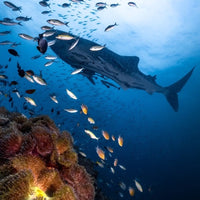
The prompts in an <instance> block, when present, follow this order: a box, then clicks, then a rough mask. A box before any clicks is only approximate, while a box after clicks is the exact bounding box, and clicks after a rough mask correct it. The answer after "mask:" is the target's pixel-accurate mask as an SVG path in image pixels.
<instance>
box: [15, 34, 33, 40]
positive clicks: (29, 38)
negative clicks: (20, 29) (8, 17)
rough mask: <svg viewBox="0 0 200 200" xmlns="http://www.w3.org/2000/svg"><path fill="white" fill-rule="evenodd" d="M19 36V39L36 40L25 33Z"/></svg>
mask: <svg viewBox="0 0 200 200" xmlns="http://www.w3.org/2000/svg"><path fill="white" fill-rule="evenodd" d="M18 35H19V37H21V38H23V39H25V40H33V39H34V38H33V37H31V36H30V35H27V34H25V33H19V34H18Z"/></svg>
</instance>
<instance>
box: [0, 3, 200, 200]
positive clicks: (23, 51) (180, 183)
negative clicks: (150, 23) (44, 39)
mask: <svg viewBox="0 0 200 200" xmlns="http://www.w3.org/2000/svg"><path fill="white" fill-rule="evenodd" d="M13 2H15V3H16V4H17V1H13ZM154 2H155V1H154ZM87 4H88V5H90V2H87ZM138 4H139V2H138ZM191 4H192V3H191ZM52 5H54V7H53V6H52V7H53V9H52V10H54V13H56V12H57V16H58V13H59V11H60V10H59V9H60V7H59V6H57V4H52ZM33 6H34V8H35V7H36V8H38V13H37V14H34V16H37V15H38V18H36V17H35V18H33V20H32V21H30V22H26V23H23V26H18V25H17V26H14V27H6V26H3V25H0V31H4V30H12V34H11V35H8V36H0V41H3V40H10V41H15V42H21V43H22V44H21V45H20V46H17V47H15V49H16V50H17V51H18V53H19V55H20V57H19V58H16V57H13V56H11V55H10V54H9V53H8V51H7V50H8V49H9V48H11V47H10V46H0V56H1V60H0V64H1V65H2V66H5V65H6V64H8V68H7V69H4V68H2V69H1V70H3V71H5V72H4V73H3V74H6V75H7V76H8V77H9V79H8V80H9V81H12V80H15V81H17V82H18V83H19V84H18V85H17V86H16V88H17V89H18V90H19V92H20V94H22V95H23V96H30V97H31V98H33V99H34V100H35V101H36V104H37V107H36V108H34V107H33V106H31V105H28V104H27V105H28V107H29V108H30V109H33V110H34V112H35V115H34V116H37V115H39V114H47V115H49V116H50V117H51V118H52V119H53V120H55V122H56V124H57V125H58V126H60V129H62V130H64V129H67V130H69V131H70V132H71V133H72V134H73V136H74V141H75V144H76V145H78V146H79V147H80V148H81V151H83V152H85V153H86V154H87V156H88V158H90V159H91V160H92V161H94V162H96V161H99V158H98V156H97V154H96V151H95V148H96V146H97V145H98V146H99V147H101V148H104V146H111V147H113V148H114V153H113V156H112V158H110V157H109V155H108V152H106V158H107V160H106V161H105V162H106V165H105V167H104V168H103V169H101V168H99V167H97V170H98V171H99V173H100V174H99V181H100V182H101V186H102V188H103V191H105V192H106V194H107V195H108V196H109V197H110V199H112V200H115V199H121V197H120V196H119V194H118V193H119V192H122V193H123V194H124V199H131V197H130V196H129V194H128V190H127V189H126V191H123V190H122V189H121V188H120V187H119V183H120V182H122V181H123V182H124V183H125V184H126V186H127V188H128V187H129V186H133V187H135V185H134V179H137V180H138V181H139V182H140V183H141V185H142V187H143V189H144V192H143V193H140V192H138V191H137V190H136V194H135V199H138V200H143V199H145V200H146V199H154V200H157V199H158V200H165V199H166V200H168V199H170V200H179V199H181V200H184V199H192V200H199V199H200V192H199V189H200V182H199V180H200V172H199V169H200V104H199V103H200V89H199V88H200V76H199V74H200V69H199V62H200V40H199V43H198V44H196V46H197V47H195V48H194V47H193V46H188V48H187V51H188V52H189V53H188V54H187V55H185V54H183V56H182V57H181V58H180V57H177V59H175V61H174V63H173V66H171V65H170V66H169V67H168V68H167V67H165V68H163V69H162V68H160V65H162V64H163V65H164V63H165V62H168V61H170V56H167V54H166V52H165V54H163V55H162V56H158V57H157V55H153V54H152V55H150V54H148V55H146V53H148V52H149V51H147V52H144V53H141V52H142V50H143V49H145V48H146V47H145V46H144V43H143V42H144V41H143V42H141V46H140V49H138V52H140V53H139V54H140V55H137V51H136V50H135V49H134V50H133V53H134V54H132V53H131V55H136V56H140V59H141V63H145V62H144V60H145V61H147V60H148V59H149V58H148V59H146V57H148V56H150V57H151V59H152V60H156V62H157V68H153V66H152V65H154V64H152V63H149V66H151V67H152V68H149V69H148V68H147V66H146V68H143V70H144V71H145V72H146V73H147V72H148V74H149V73H150V74H151V75H154V74H157V82H158V84H160V85H162V86H168V85H170V84H172V83H173V82H175V81H177V80H178V79H179V78H181V77H182V76H184V75H185V74H186V73H187V72H188V71H189V70H190V69H191V68H192V67H193V66H196V68H195V70H194V73H193V75H192V76H191V78H190V79H189V81H188V83H187V84H186V85H185V87H184V88H183V89H182V91H181V92H180V94H179V107H180V109H179V111H178V112H177V113H176V112H174V111H173V110H172V108H171V107H170V106H169V104H168V103H167V101H166V100H165V98H164V96H162V95H161V94H153V95H149V94H147V93H146V92H145V91H139V90H136V89H129V90H125V91H124V90H122V89H121V90H117V89H116V88H109V89H108V88H106V87H105V86H104V85H102V84H101V82H100V80H99V79H98V80H96V85H92V84H91V83H90V82H89V81H88V80H87V79H86V78H84V77H82V76H81V75H75V76H71V75H70V73H71V72H72V71H73V69H72V68H71V67H70V66H69V65H67V64H66V63H63V61H61V60H59V59H58V62H57V63H54V64H53V65H51V66H49V67H44V63H45V62H46V60H45V59H44V56H43V57H41V58H39V59H37V60H32V59H31V57H32V56H34V55H37V54H39V52H38V51H37V49H36V43H35V42H33V41H26V40H23V39H21V38H19V37H18V33H27V34H29V31H30V30H31V27H32V29H34V30H35V29H37V31H36V32H34V31H32V32H31V31H30V35H32V36H37V34H38V33H40V32H41V31H40V25H38V27H35V26H36V24H37V23H36V21H38V23H43V25H47V24H46V23H45V20H46V19H48V18H52V16H43V15H41V14H40V11H41V6H40V5H39V4H38V2H37V1H35V2H34V3H33ZM72 6H73V4H72ZM0 7H1V8H2V9H1V10H2V12H1V13H0V17H1V19H3V18H4V17H10V18H13V19H14V18H15V17H16V16H18V15H28V14H29V15H28V16H30V15H31V14H30V13H26V12H25V8H24V9H23V10H22V13H16V12H12V11H10V9H9V8H7V7H6V6H5V5H4V4H3V3H1V4H0ZM22 7H23V4H22ZM88 7H90V6H88ZM75 8H78V5H74V10H75ZM29 9H30V8H29ZM56 9H57V10H56ZM35 10H37V9H35ZM43 10H45V8H43ZM3 11H5V12H3ZM72 11H73V9H72V10H70V12H72ZM95 12H96V11H95ZM182 12H185V8H184V9H183V11H182ZM80 15H81V14H80ZM188 17H189V16H188ZM1 19H0V20H1ZM59 19H62V18H59ZM42 20H43V21H42ZM169 20H170V19H169ZM186 21H187V20H186ZM102 23H103V22H102ZM104 23H105V21H104ZM194 23H196V25H197V26H198V27H200V26H199V25H200V24H199V21H198V20H197V21H192V20H191V24H192V25H194ZM72 24H73V23H72ZM27 27H29V28H27ZM72 27H73V25H71V28H72ZM119 27H120V26H119ZM192 27H193V26H192ZM93 28H95V27H91V29H93ZM77 29H78V28H77ZM97 29H98V27H97ZM198 29H200V28H198ZM72 30H73V29H72ZM86 31H88V33H90V30H86ZM119 31H120V30H118V32H119ZM80 32H81V30H80ZM73 33H74V34H76V32H75V30H74V32H73ZM86 33H87V32H86ZM122 33H123V37H124V38H126V36H127V37H129V36H130V34H131V33H129V32H126V34H124V32H123V30H122ZM198 34H199V32H198ZM195 35H196V33H194V37H195ZM81 36H84V35H81ZM117 37H118V36H117V34H116V38H117ZM173 37H175V38H177V48H180V46H179V45H180V44H179V42H178V38H180V36H179V35H178V34H177V35H174V36H173ZM185 37H186V38H187V39H185V40H183V41H182V42H183V44H184V41H185V42H186V43H188V44H189V42H188V39H189V40H191V43H192V41H193V35H190V37H189V38H188V36H187V35H185ZM100 38H101V34H99V38H98V32H97V34H96V37H95V38H92V37H91V38H90V39H92V40H95V39H96V40H98V39H100ZM182 38H184V36H183V35H182ZM124 40H125V41H126V39H124ZM107 42H108V43H109V47H110V48H111V49H115V45H116V44H115V41H113V42H111V41H107ZM120 42H121V44H123V40H122V41H120ZM137 43H138V40H137ZM158 43H159V41H158ZM112 45H113V46H112ZM173 45H174V48H175V49H174V51H175V50H176V44H173ZM127 48H128V47H127ZM127 48H126V45H125V44H124V45H123V46H122V49H118V53H119V52H123V50H124V52H131V51H132V49H127ZM166 49H167V47H165V46H163V49H161V50H160V51H161V52H162V51H164V50H165V51H167V50H166ZM168 53H169V55H171V54H173V52H171V51H169V52H168ZM46 54H51V55H53V52H52V51H51V49H48V52H47V53H46ZM123 55H125V54H123ZM184 55H185V56H184ZM173 56H174V57H175V58H176V55H173ZM10 57H11V58H12V60H11V62H8V59H9V58H10ZM174 57H173V59H174ZM17 62H19V63H20V65H21V66H22V68H23V69H25V70H28V69H32V70H33V71H34V72H35V73H36V74H38V75H39V73H40V71H42V75H43V78H44V79H45V80H46V82H47V86H40V85H38V84H36V83H34V84H33V83H30V82H28V81H27V80H26V79H23V78H21V77H19V76H18V74H17V67H16V66H17ZM159 63H160V65H159ZM139 68H140V64H139ZM1 70H0V71H1ZM1 74H2V73H1ZM14 88H15V86H12V87H8V86H7V87H4V86H3V85H1V87H0V90H1V91H3V92H4V93H5V94H10V95H11V96H12V97H13V102H14V107H11V104H10V103H9V102H8V98H7V97H5V96H4V95H1V96H0V102H1V106H5V107H6V108H7V109H8V110H10V111H18V112H22V113H24V114H25V115H26V116H28V117H29V116H30V115H29V114H28V112H27V111H25V110H23V103H24V102H25V100H24V98H20V99H19V98H18V97H17V96H16V94H14V93H12V89H14ZM66 88H68V89H69V90H71V91H72V92H74V93H75V94H76V95H77V97H78V100H77V101H74V100H72V99H70V98H69V97H68V96H67V94H66V91H65V89H66ZM27 89H36V92H35V93H34V94H32V95H27V94H25V90H27ZM52 93H55V94H56V96H57V99H58V101H59V104H55V103H54V102H53V101H52V100H51V99H50V98H49V96H50V94H52ZM82 103H84V104H86V105H87V106H88V108H89V113H88V115H89V116H91V117H92V118H94V119H95V121H96V125H97V126H98V127H99V130H98V131H94V133H95V134H96V135H97V136H99V137H101V139H100V140H99V141H98V142H97V141H94V140H92V139H90V138H89V136H87V135H86V134H85V133H84V129H91V126H90V125H89V123H88V122H87V116H85V115H83V114H79V113H76V114H70V113H67V112H65V111H64V110H63V109H64V108H77V109H78V110H80V105H81V104H82ZM52 108H54V112H53V113H52V112H51V109H52ZM57 111H60V114H59V115H57V114H56V112H57ZM77 123H79V124H80V127H77ZM102 129H103V130H106V131H108V132H109V133H110V135H112V134H113V135H115V137H116V138H117V137H118V135H121V136H123V138H124V146H123V148H121V147H119V146H118V144H117V143H116V142H112V141H105V140H104V139H103V137H102V136H101V130H102ZM105 151H106V150H105ZM115 158H118V160H119V164H122V165H123V166H125V167H126V168H127V170H126V171H123V170H121V169H120V168H119V167H117V168H116V169H115V174H112V173H111V171H110V166H111V165H112V164H113V160H114V159H115ZM149 190H151V191H149Z"/></svg>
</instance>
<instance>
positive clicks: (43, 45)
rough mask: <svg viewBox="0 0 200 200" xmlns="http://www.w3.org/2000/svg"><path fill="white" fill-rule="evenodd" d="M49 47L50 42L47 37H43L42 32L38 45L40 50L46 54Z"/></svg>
mask: <svg viewBox="0 0 200 200" xmlns="http://www.w3.org/2000/svg"><path fill="white" fill-rule="evenodd" d="M47 47H48V44H47V41H46V39H45V38H44V37H43V35H42V34H39V38H38V46H37V49H38V51H39V52H41V53H43V54H44V53H45V52H46V51H47Z"/></svg>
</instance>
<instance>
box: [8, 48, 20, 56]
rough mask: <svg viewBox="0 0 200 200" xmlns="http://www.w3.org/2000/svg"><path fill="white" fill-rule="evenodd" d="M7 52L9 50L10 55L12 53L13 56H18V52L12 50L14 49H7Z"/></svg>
mask: <svg viewBox="0 0 200 200" xmlns="http://www.w3.org/2000/svg"><path fill="white" fill-rule="evenodd" d="M8 52H9V53H10V54H11V55H13V56H18V57H19V54H18V53H17V51H16V50H14V49H8Z"/></svg>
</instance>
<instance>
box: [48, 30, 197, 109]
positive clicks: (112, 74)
mask: <svg viewBox="0 0 200 200" xmlns="http://www.w3.org/2000/svg"><path fill="white" fill-rule="evenodd" d="M69 36H71V37H70V38H71V39H70V40H67V39H66V40H65V38H69ZM59 37H61V38H63V39H56V38H59ZM46 39H47V40H48V41H52V40H56V42H55V44H53V45H52V46H51V49H52V50H53V51H54V52H55V53H56V54H57V56H58V57H60V58H61V59H62V60H63V61H65V62H66V63H68V64H69V65H70V66H71V67H73V68H76V69H80V68H83V70H82V71H81V72H80V74H82V75H84V76H86V77H87V78H88V79H89V80H90V81H91V82H92V83H93V84H95V82H94V79H93V77H94V75H96V74H98V75H100V76H101V77H102V78H104V77H107V78H109V79H112V80H113V81H114V82H115V83H117V84H118V85H119V86H120V87H121V88H123V89H128V88H136V89H140V90H145V91H146V92H148V93H149V94H153V93H154V92H157V93H161V94H163V95H164V96H165V97H166V99H167V101H168V102H169V104H170V105H171V107H172V108H173V110H174V111H176V112H177V111H178V109H179V103H178V93H179V92H180V91H181V89H182V88H183V86H184V85H185V83H186V82H187V81H188V79H189V78H190V76H191V75H192V72H193V70H194V67H193V68H192V69H191V70H190V71H189V72H188V73H187V74H185V75H184V76H183V77H182V78H181V79H180V80H178V81H176V82H175V83H173V84H171V85H170V86H167V87H163V86H161V85H159V84H157V83H156V76H151V75H145V74H144V73H142V72H141V71H140V70H139V68H138V63H139V57H137V56H121V55H118V54H117V53H114V52H113V51H111V50H109V49H108V48H106V47H104V48H102V49H101V50H99V51H98V50H97V51H91V47H94V46H99V44H97V43H95V42H93V41H90V40H87V39H84V38H80V37H78V36H75V35H72V34H70V33H67V32H64V31H60V30H56V33H55V34H54V35H52V36H50V37H48V38H46ZM75 43H76V45H74V44H75ZM72 47H73V48H72Z"/></svg>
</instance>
